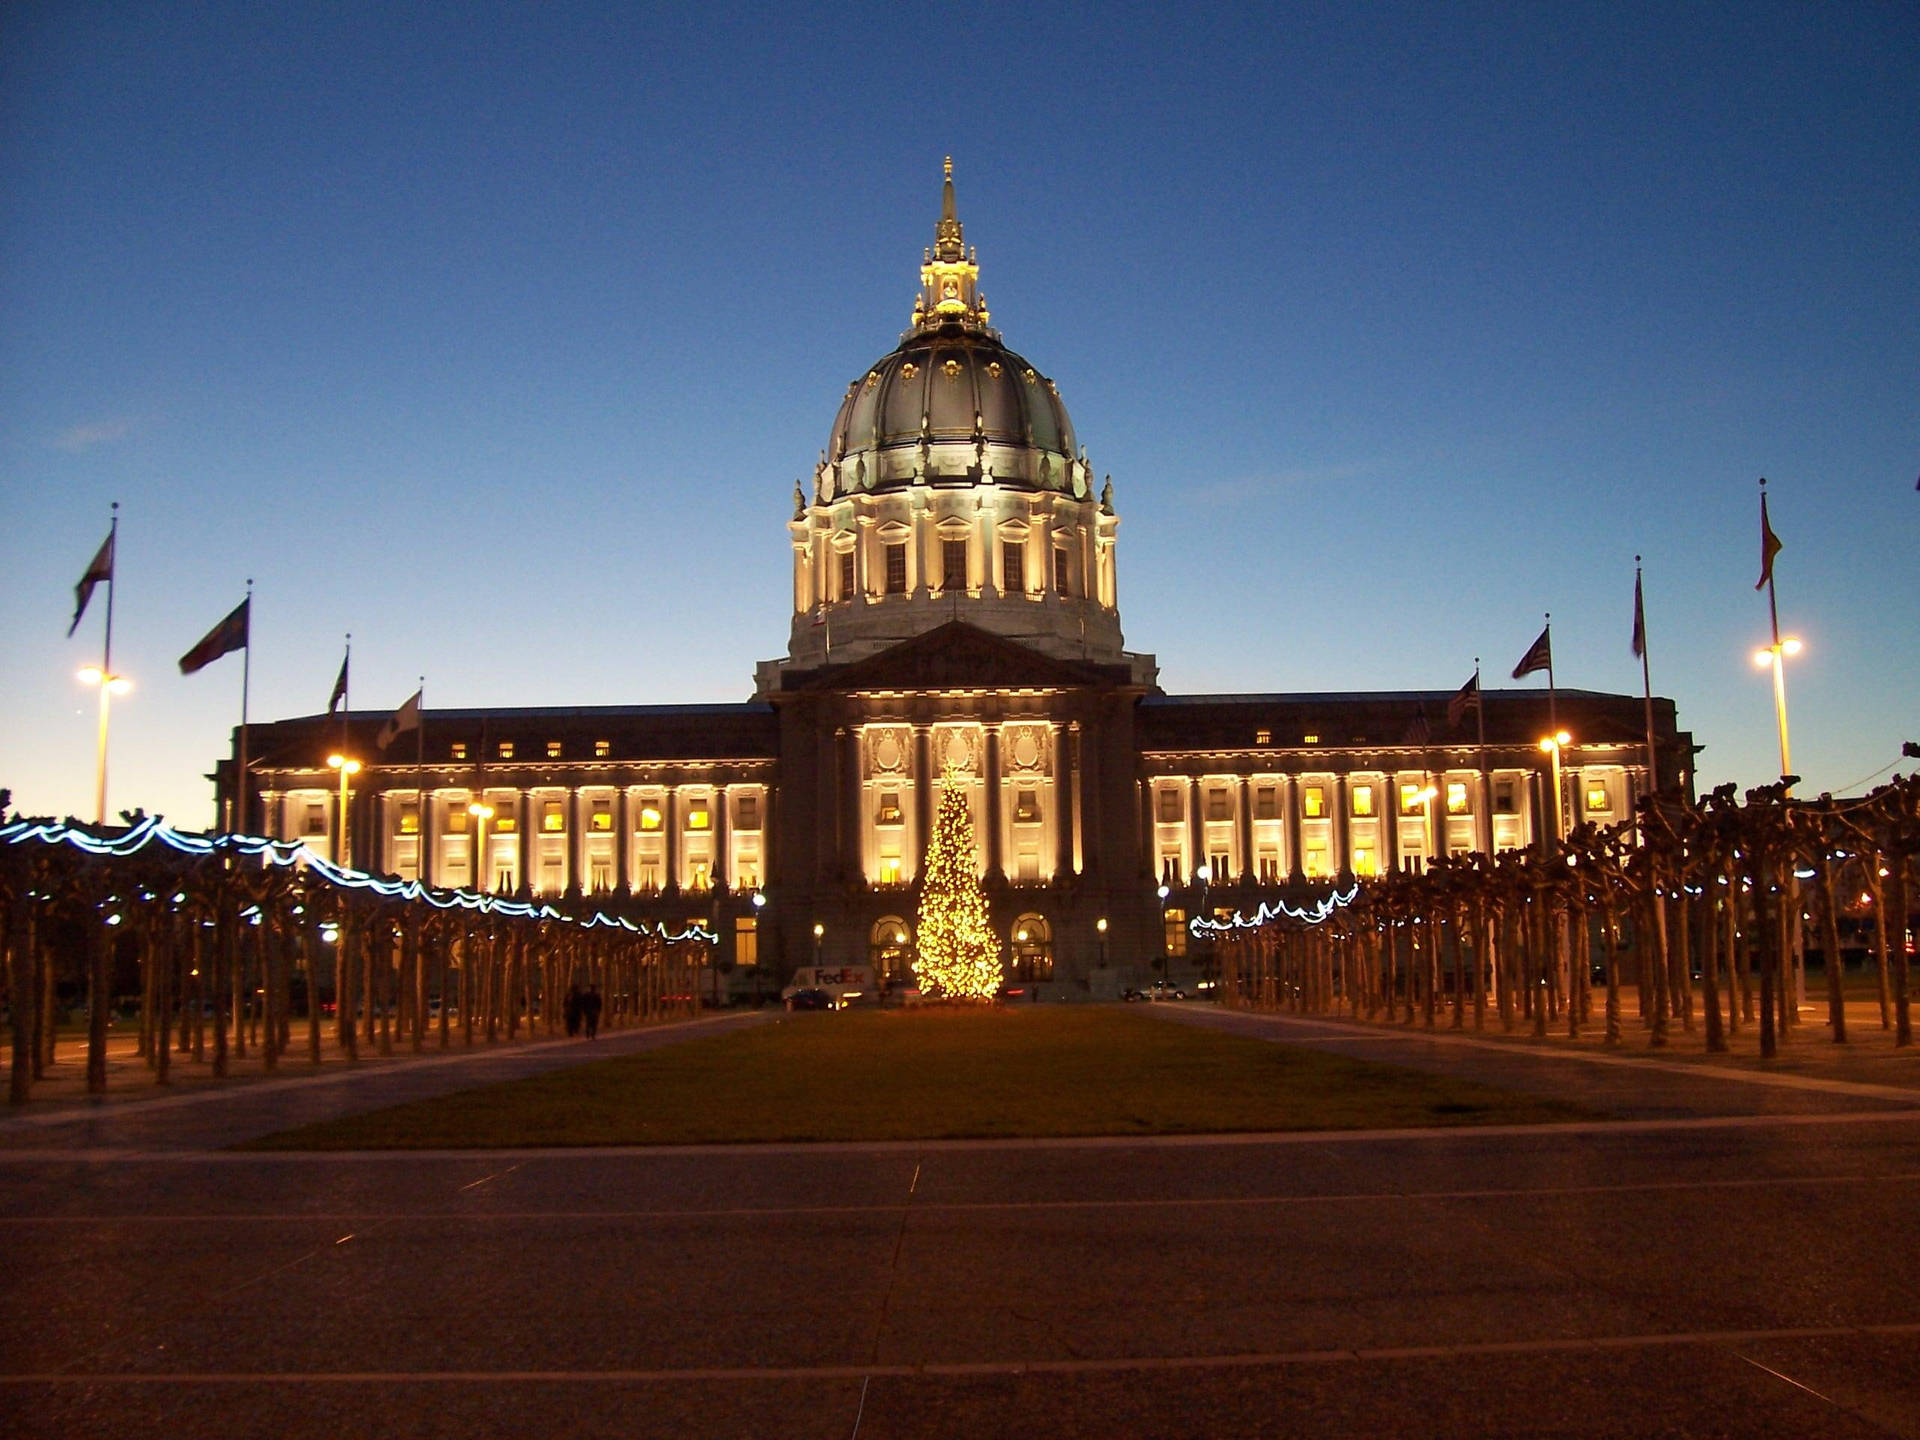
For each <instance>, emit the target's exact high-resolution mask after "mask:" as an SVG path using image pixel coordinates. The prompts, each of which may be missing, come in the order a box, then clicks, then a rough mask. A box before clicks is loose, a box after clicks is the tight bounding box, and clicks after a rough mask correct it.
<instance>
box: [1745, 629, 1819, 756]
mask: <svg viewBox="0 0 1920 1440" xmlns="http://www.w3.org/2000/svg"><path fill="white" fill-rule="evenodd" d="M1804 648H1806V647H1804V646H1803V645H1801V643H1800V642H1799V640H1797V639H1795V638H1794V637H1793V636H1791V635H1789V636H1787V637H1786V638H1785V639H1782V638H1781V636H1780V617H1779V616H1777V615H1776V616H1774V619H1773V643H1772V644H1771V645H1763V646H1761V647H1760V648H1759V649H1758V650H1756V651H1754V652H1753V663H1754V664H1755V665H1757V666H1760V667H1762V668H1764V667H1766V666H1768V665H1771V666H1772V667H1773V714H1774V719H1775V720H1776V721H1777V722H1778V723H1779V726H1780V778H1781V779H1782V780H1785V779H1786V778H1787V777H1788V776H1789V775H1791V774H1793V760H1792V752H1791V750H1790V749H1789V748H1788V745H1787V667H1786V665H1785V663H1784V662H1783V657H1785V656H1788V655H1798V654H1799V653H1800V652H1801V650H1803V649H1804Z"/></svg>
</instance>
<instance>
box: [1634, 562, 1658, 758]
mask: <svg viewBox="0 0 1920 1440" xmlns="http://www.w3.org/2000/svg"><path fill="white" fill-rule="evenodd" d="M1633 618H1634V620H1635V621H1636V622H1637V624H1638V626H1639V635H1640V693H1641V696H1642V697H1643V698H1644V699H1645V701H1646V705H1647V789H1648V790H1649V791H1650V792H1652V793H1653V794H1656V795H1657V794H1659V792H1660V760H1659V755H1658V753H1657V752H1656V751H1655V749H1654V746H1653V662H1652V661H1651V660H1650V659H1649V658H1648V656H1647V605H1646V600H1645V598H1644V595H1643V593H1642V591H1641V588H1640V557H1639V556H1638V555H1636V556H1634V557H1633Z"/></svg>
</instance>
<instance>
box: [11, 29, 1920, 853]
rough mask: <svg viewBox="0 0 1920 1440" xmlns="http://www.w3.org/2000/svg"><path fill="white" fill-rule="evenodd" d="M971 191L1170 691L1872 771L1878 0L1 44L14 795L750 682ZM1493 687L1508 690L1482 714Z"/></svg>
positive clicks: (59, 37)
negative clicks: (1616, 710) (1533, 715)
mask: <svg viewBox="0 0 1920 1440" xmlns="http://www.w3.org/2000/svg"><path fill="white" fill-rule="evenodd" d="M946 154H951V155H952V156H953V157H954V166H955V176H956V182H957V185H958V191H959V200H960V215H961V218H962V220H963V221H964V222H965V224H966V232H967V239H968V241H969V242H970V243H972V244H974V245H976V246H977V247H978V249H979V254H980V262H981V266H982V275H981V285H982V289H983V291H984V293H985V294H986V295H987V296H988V298H989V302H990V304H991V306H992V310H993V315H994V321H995V323H996V324H997V325H998V326H1000V327H1001V329H1002V331H1003V333H1004V335H1005V337H1006V340H1007V342H1008V344H1010V345H1011V346H1012V347H1013V348H1014V349H1016V350H1018V351H1019V352H1021V353H1022V354H1024V355H1026V356H1027V357H1028V358H1029V359H1030V360H1031V361H1032V362H1033V363H1034V364H1035V365H1036V366H1037V367H1038V368H1039V369H1040V370H1041V371H1042V372H1044V373H1047V374H1050V375H1052V376H1053V377H1054V378H1055V379H1056V380H1057V382H1058V384H1059V387H1060V393H1061V395H1062V397H1063V398H1064V399H1065V401H1066V403H1067V405H1068V407H1069V409H1070V411H1071V413H1072V415H1073V418H1074V421H1075V424H1076V427H1077V429H1078V431H1079V435H1080V438H1081V441H1082V442H1083V443H1084V444H1085V445H1086V446H1087V448H1088V452H1089V456H1090V458H1091V460H1092V462H1093V464H1094V466H1095V468H1096V470H1097V471H1099V472H1102V473H1105V472H1111V474H1112V476H1113V482H1114V490H1115V494H1116V498H1117V504H1118V509H1119V513H1120V515H1121V519H1122V525H1121V530H1120V556H1119V577H1120V606H1121V618H1122V622H1123V624H1124V628H1125V631H1126V637H1127V643H1128V645H1129V648H1132V649H1136V650H1146V651H1152V652H1155V653H1156V654H1157V655H1158V656H1159V659H1160V664H1161V683H1162V684H1163V685H1164V687H1165V688H1166V689H1167V690H1168V691H1170V692H1173V693H1192V692H1212V691H1229V692H1253V691H1308V690H1364V689H1413V688H1421V689H1434V690H1450V689H1452V688H1453V687H1455V686H1457V685H1459V684H1460V683H1461V682H1462V681H1464V680H1465V679H1466V678H1467V676H1468V675H1469V674H1470V673H1471V671H1472V668H1473V662H1474V657H1475V656H1480V657H1482V659H1483V661H1484V665H1485V673H1486V680H1487V683H1488V684H1489V685H1490V686H1491V685H1496V684H1498V685H1505V684H1508V683H1509V682H1508V681H1507V679H1506V676H1507V672H1508V671H1509V670H1510V669H1511V668H1512V666H1513V664H1514V663H1515V661H1517V660H1518V659H1519V657H1520V655H1521V653H1522V652H1523V651H1524V650H1525V649H1526V648H1527V645H1528V643H1529V642H1530V641H1531V640H1532V639H1533V638H1534V635H1535V634H1536V633H1537V632H1538V630H1539V628H1540V625H1541V616H1542V613H1543V612H1547V611H1551V612H1552V614H1553V626H1554V652H1555V657H1556V661H1557V672H1558V680H1559V683H1560V684H1561V685H1562V686H1563V687H1565V688H1570V689H1582V688H1584V689H1598V690H1613V691H1624V692H1630V693H1638V691H1639V688H1640V672H1639V666H1638V663H1637V662H1636V661H1635V660H1634V659H1633V657H1632V655H1631V654H1630V652H1629V644H1628V642H1629V632H1630V627H1631V620H1632V598H1633V573H1634V571H1633V566H1634V556H1635V554H1643V555H1644V556H1645V557H1646V596H1647V609H1648V622H1649V626H1650V630H1651V637H1652V664H1653V683H1654V688H1655V691H1656V692H1657V693H1659V694H1662V695H1667V696H1671V697H1673V698H1674V700H1675V701H1676V702H1677V703H1678V706H1679V714H1680V721H1681V724H1682V725H1683V726H1686V727H1688V728H1690V729H1691V730H1692V731H1693V732H1694V734H1695V735H1696V737H1697V738H1698V740H1699V741H1701V742H1702V743H1704V745H1705V746H1706V749H1705V752H1704V753H1703V754H1702V755H1701V757H1700V762H1699V772H1698V773H1699V782H1700V785H1701V787H1702V788H1705V787H1706V786H1709V785H1712V784H1716V783H1719V782H1721V781H1724V780H1734V781H1738V782H1740V783H1741V784H1742V785H1753V784H1759V783H1763V782H1765V781H1767V780H1769V779H1771V778H1772V777H1773V776H1774V775H1775V774H1776V773H1777V771H1778V768H1779V767H1778V758H1777V749H1776V739H1775V729H1774V718H1773V706H1772V700H1771V693H1770V688H1769V684H1768V681H1767V679H1766V677H1765V675H1764V674H1763V673H1762V672H1760V671H1757V670H1755V668H1754V666H1753V662H1752V655H1751V652H1752V648H1753V647H1754V645H1755V644H1756V643H1761V642H1764V641H1765V639H1766V638H1767V607H1766V600H1765V597H1764V595H1761V594H1756V593H1755V590H1754V580H1755V579H1756V577H1757V575H1758V571H1759V558H1760V557H1759V518H1758V490H1757V484H1756V482H1757V481H1758V479H1759V477H1760V476H1762V475H1764V476H1766V477H1767V478H1768V480H1769V482H1770V493H1771V495H1772V502H1771V503H1772V507H1773V511H1772V513H1773V522H1774V527H1775V529H1776V530H1777V531H1778V532H1779V534H1780V536H1781V538H1782V539H1783V540H1784V541H1785V545H1786V548H1785V549H1784V550H1783V551H1782V552H1781V555H1780V559H1779V564H1778V572H1777V573H1778V579H1779V597H1780V619H1781V623H1782V625H1783V627H1784V628H1786V629H1788V630H1789V631H1791V632H1793V633H1795V634H1798V635H1801V636H1803V637H1804V638H1805V640H1806V645H1807V649H1806V652H1805V653H1804V654H1803V655H1802V656H1800V657H1799V658H1798V659H1797V660H1796V661H1795V662H1794V663H1793V664H1792V666H1791V672H1790V678H1789V699H1790V703H1791V714H1792V720H1793V740H1794V761H1795V768H1796V769H1797V770H1798V771H1800V772H1801V773H1802V774H1803V775H1804V776H1805V777H1806V782H1807V783H1806V786H1805V792H1804V793H1812V792H1815V791H1819V790H1833V791H1836V792H1840V791H1844V790H1848V789H1853V788H1858V787H1860V786H1861V785H1862V783H1863V782H1864V781H1866V780H1867V779H1868V778H1869V777H1872V776H1875V775H1876V774H1877V773H1878V772H1881V771H1883V770H1884V769H1886V768H1888V767H1890V766H1891V765H1892V763H1893V762H1894V761H1895V760H1896V759H1897V757H1898V753H1899V746H1900V742H1901V741H1902V740H1904V739H1911V738H1920V663H1916V660H1917V658H1920V643H1916V642H1920V564H1916V560H1915V557H1916V552H1917V551H1920V494H1916V493H1915V479H1916V475H1917V474H1920V323H1917V322H1920V7H1916V6H1915V5H1914V4H1911V3H1907V4H1871V5H1855V4H1841V3H1836V4H1825V5H1793V6H1777V5H1770V4H1759V3H1742V4H1737V5H1728V6H1714V5H1684V6H1681V5H1667V4H1663V5H1653V6H1644V7H1643V6H1637V5H1631V4H1605V5H1580V4H1551V5H1514V6H1480V5H1444V4H1441V5H1432V4H1405V5H1390V4H1375V5H1362V6H1356V5H1330V6H1305V5H1278V6H1271V7H1259V8H1253V7H1248V8H1244V9H1236V8H1215V7H1207V6H1182V7H1165V6H1150V7H1140V8H1126V7H1121V6H1101V7H1098V8H1097V9H1094V8H1087V9H1084V10H1081V9H1078V8H1077V7H1067V6H1053V7H1040V6H1030V7H1019V8H1011V7H999V6H993V5H973V6H898V5H891V6H882V7H874V8H871V9H867V8H865V7H857V6H847V5H841V6H833V7H823V9H822V12H821V13H820V14H818V15H812V14H808V13H806V12H805V10H804V9H803V8H802V7H768V8H767V9H765V10H757V11H741V10H732V9H729V8H726V7H724V6H718V5H702V6H697V7H696V6H690V7H684V8H675V9H657V10H656V9H651V8H647V7H642V6H638V5H604V6H596V7H576V6H568V5H549V4H542V5H533V4H526V5H488V4H470V5H461V6H433V7H415V6H404V5H391V4H375V5H365V6H360V5H353V4H301V5H283V4H273V3H257V0H256V3H247V4H235V5H220V4H207V5H200V4H193V5H188V4H165V5H150V4H135V3H126V4H119V5H86V4H71V3H69V4H52V3H49V4H34V3H20V4H14V5H9V6H6V7H4V9H3V10H0V194H4V196H5V203H4V206H0V317H4V319H3V320H0V518H3V519H4V526H3V527H0V528H3V531H4V534H5V537H6V543H5V546H4V555H5V559H6V582H7V583H6V586H5V590H4V599H3V600H0V637H3V638H4V647H5V648H4V652H0V674H4V677H5V685H4V696H3V697H0V784H7V785H11V786H12V787H13V789H14V792H15V800H16V804H18V805H19V806H20V807H21V808H22V809H24V810H26V811H28V812H29V813H47V812H52V813H67V812H75V813H78V814H80V815H82V816H86V817H90V816H91V812H92V795H93V752H94V725H95V720H94V716H95V702H94V696H93V692H92V691H90V690H89V689H87V688H86V687H84V686H82V685H81V684H80V683H79V682H78V681H77V680H76V679H75V671H76V670H77V669H78V668H79V667H80V666H82V665H84V664H86V663H89V662H97V660H98V658H99V649H100V639H101V621H102V612H103V608H104V607H103V606H102V605H101V603H100V602H101V597H96V599H95V602H94V609H93V610H92V611H91V612H90V613H89V614H88V616H87V618H86V620H85V621H84V622H83V624H82V626H81V629H80V632H79V634H78V635H76V636H75V637H74V638H73V639H72V640H68V639H66V638H65V630H66V626H67V621H68V619H69V616H70V613H71V608H72V603H73V590H72V587H73V584H74V582H75V581H76V580H77V579H78V578H79V576H80V573H81V571H82V570H83V569H84V568H85V566H86V563H87V560H88V558H89V557H90V556H91V555H92V554H93V552H94V549H95V547H96V546H97V545H98V544H99V542H100V540H101V538H102V537H103V536H104V534H105V532H106V528H107V516H108V505H109V502H110V501H113V500H116V499H117V500H119V501H120V502H122V510H121V515H122V526H121V544H120V556H119V585H118V595H117V597H116V606H115V616H114V620H115V633H114V662H115V666H116V668H119V669H123V670H125V671H126V672H128V673H129V674H130V675H131V676H132V677H133V678H134V681H135V684H136V688H135V690H134V691H133V693H132V694H131V695H129V696H128V697H126V699H125V700H124V701H123V702H121V703H120V704H119V705H118V706H117V707H116V710H115V722H114V729H113V762H112V765H113V769H112V792H111V808H113V809H116V810H117V809H119V808H121V807H131V806H134V805H140V806H144V807H146V808H147V809H149V810H155V811H162V812H164V813H166V814H167V815H168V816H170V817H172V818H173V819H175V820H176V821H177V822H179V823H182V824H186V825H193V826H200V825H205V824H207V823H208V822H209V821H210V820H211V817H212V805H211V788H210V786H209V785H208V784H207V782H206V780H205V779H204V775H205V772H206V771H208V770H209V769H210V768H211V765H212V762H213V760H214V758H215V757H216V756H217V755H218V754H220V753H222V752H223V751H224V750H225V749H226V747H227V745H228V743H229V740H228V737H229V733H230V731H231V728H232V727H233V725H234V724H235V722H236V721H237V719H238V712H239V708H240V679H241V676H240V657H239V656H237V655H236V656H232V657H230V658H228V659H225V660H222V661H220V662H219V663H218V664H216V665H215V666H213V667H211V668H209V669H207V670H205V671H203V672H201V673H200V674H198V675H196V676H193V677H191V678H183V677H182V676H181V675H180V674H179V673H178V671H177V669H176V667H175V661H176V659H177V658H178V656H179V655H181V654H182V653H183V652H184V651H185V650H186V649H187V648H188V647H189V646H190V645H191V644H192V643H193V642H194V641H195V640H196V639H197V638H198V637H199V636H200V635H201V634H202V633H203V632H204V631H205V630H206V629H207V628H208V627H210V626H211V625H212V624H213V623H214V622H215V621H217V620H218V619H219V618H220V617H221V616H222V615H224V614H225V613H226V612H227V611H228V610H229V609H230V608H231V607H232V606H233V605H235V604H236V603H237V602H238V601H239V599H240V598H241V595H242V593H243V591H244V585H245V582H246V580H247V578H248V577H249V576H251V577H253V579H254V581H255V584H256V600H255V610H254V632H253V633H254V642H255V644H254V653H253V673H252V712H253V715H254V716H255V717H257V718H259V719H272V718H278V717H285V716H291V715H301V714H309V713H312V712H314V711H317V710H320V709H322V708H324V706H325V702H326V698H327V692H328V689H329V686H330V685H331V683H332V680H333V677H334V672H335V670H336V669H337V668H338V665H339V661H340V647H341V637H342V635H343V633H344V632H347V631H351V632H352V634H353V645H354V649H353V659H354V668H353V676H354V683H353V700H354V704H355V706H356V708H362V709H368V710H372V709H377V708H387V707H391V706H395V705H398V704H399V703H400V701H402V700H403V699H404V698H405V697H406V696H407V695H408V694H409V693H410V692H411V691H412V690H413V688H414V685H415V683H416V677H417V676H419V675H421V674H424V675H425V676H426V693H427V704H428V708H429V710H431V709H432V708H433V707H435V706H480V705H599V704H623V703H659V702H670V701H716V700H740V699H745V698H746V697H747V696H748V695H749V693H750V691H751V683H752V682H751V670H752V666H753V664H754V662H755V661H756V660H760V659H765V658H769V657H773V656H777V655H779V654H780V653H782V652H783V650H784V648H785V640H786V631H787V623H788V618H789V613H790V605H791V593H792V592H791V566H790V558H789V550H788V541H787V534H786V530H785V522H786V520H787V518H788V515H789V513H790V497H791V495H792V491H793V485H794V481H795V480H796V479H797V478H799V477H801V476H803V475H806V474H808V473H810V471H811V468H812V466H813V464H814V462H815V460H816V458H817V457H818V454H819V451H820V449H821V447H822V446H823V445H824V444H825V442H826V438H827V431H828V426H829V424H830V422H831V420H832V418H833V415H834V411H835V407H836V406H837V404H838V402H839V399H840V396H841V394H842V392H843V390H844V388H845V386H846V384H847V383H848V381H849V380H851V379H852V378H854V377H855V376H857V375H859V374H861V373H862V372H863V371H864V369H865V368H866V366H867V365H868V364H870V363H871V362H872V361H873V360H874V359H875V358H876V357H878V356H879V355H881V354H883V353H885V352H886V351H887V350H889V349H890V348H892V346H893V345H894V344H895V342H896V340H897V338H898V336H899V333H900V331H901V330H902V329H903V327H904V326H905V325H906V324H907V321H908V316H909V311H910V308H911V303H912V298H913V295H914V292H915V288H916V286H917V282H918V273H917V267H918V263H919V259H920V254H921V250H922V248H923V247H924V246H925V245H927V244H928V243H929V242H930V241H931V239H932V235H933V223H934V220H935V218H936V217H937V214H938V203H939V188H938V187H939V177H940V161H941V157H942V156H943V155H946ZM1528 683H1530V684H1533V685H1538V684H1540V683H1541V681H1540V679H1539V678H1536V679H1534V680H1532V681H1530V682H1528Z"/></svg>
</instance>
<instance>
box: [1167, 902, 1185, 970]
mask: <svg viewBox="0 0 1920 1440" xmlns="http://www.w3.org/2000/svg"><path fill="white" fill-rule="evenodd" d="M1166 932H1167V954H1169V955H1171V956H1173V957H1174V958H1175V959H1178V958H1179V957H1180V956H1182V955H1184V954H1186V953H1187V912H1186V911H1184V910H1169V911H1167V925H1166Z"/></svg>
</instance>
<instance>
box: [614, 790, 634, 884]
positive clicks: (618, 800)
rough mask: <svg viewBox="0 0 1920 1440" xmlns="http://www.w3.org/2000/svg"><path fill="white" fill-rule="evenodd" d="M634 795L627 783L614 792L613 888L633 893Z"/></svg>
mask: <svg viewBox="0 0 1920 1440" xmlns="http://www.w3.org/2000/svg"><path fill="white" fill-rule="evenodd" d="M632 800H633V796H632V795H631V794H630V793H629V791H628V788H627V787H626V786H625V785H622V786H620V787H619V788H618V789H616V790H615V791H614V792H613V888H614V889H615V890H617V891H619V892H620V893H621V894H622V895H631V894H632V893H633V875H632V865H633V854H632V852H633V814H632Z"/></svg>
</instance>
